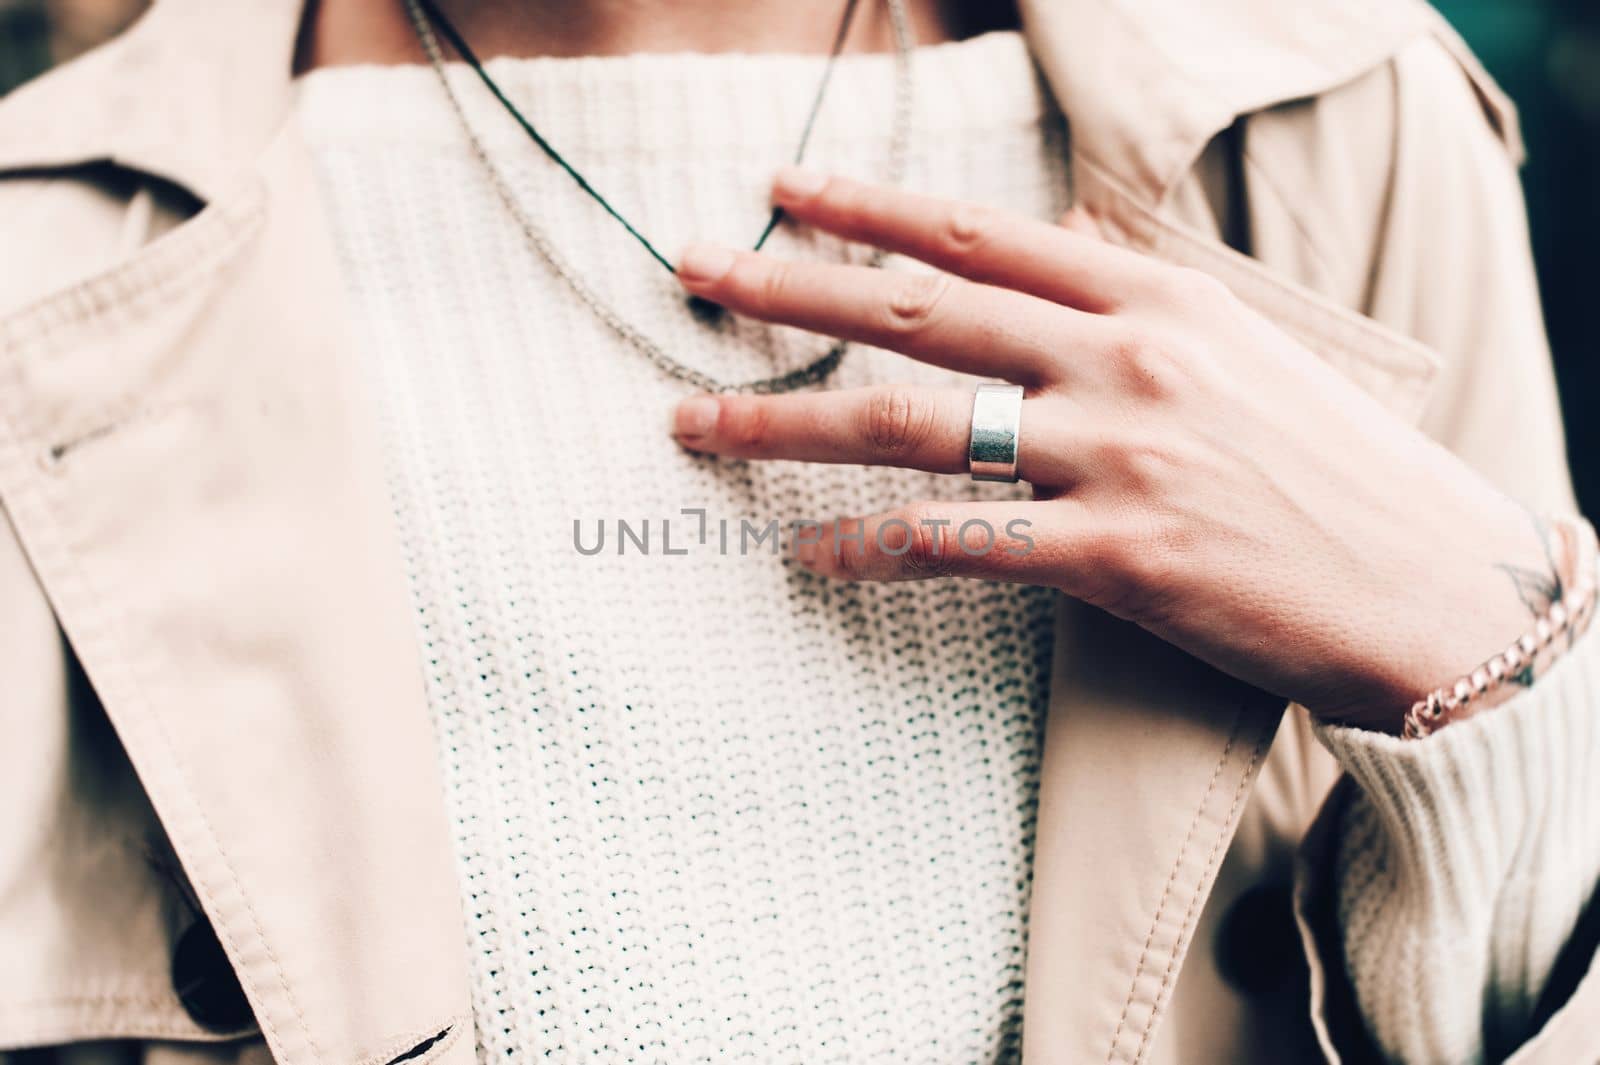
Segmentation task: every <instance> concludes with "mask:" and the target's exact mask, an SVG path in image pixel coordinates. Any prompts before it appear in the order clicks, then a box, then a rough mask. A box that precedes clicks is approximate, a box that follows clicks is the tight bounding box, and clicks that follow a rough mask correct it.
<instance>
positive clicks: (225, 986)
mask: <svg viewBox="0 0 1600 1065" xmlns="http://www.w3.org/2000/svg"><path fill="white" fill-rule="evenodd" d="M172 988H173V990H174V991H176V992H177V993H178V1001H179V1002H181V1003H183V1008H184V1009H185V1010H187V1011H188V1013H189V1016H190V1017H191V1018H193V1019H194V1023H196V1024H198V1025H199V1026H200V1027H202V1028H207V1029H210V1030H211V1031H213V1032H235V1031H238V1030H240V1029H241V1028H247V1027H249V1026H250V1025H251V1024H252V1023H253V1022H254V1021H255V1015H254V1014H252V1013H251V1012H250V1003H249V1002H248V1001H247V1000H246V999H245V997H244V989H243V988H241V987H240V986H239V978H238V977H237V976H235V975H234V973H233V966H232V965H230V964H229V963H228V956H227V954H225V953H223V950H222V944H221V943H220V942H218V941H217V933H216V930H215V929H213V928H212V927H211V922H209V921H207V920H205V919H203V918H202V919H201V920H199V921H196V922H195V923H194V924H192V925H190V926H189V928H188V930H187V931H185V932H184V933H183V935H181V936H179V937H178V945H177V947H176V948H175V949H174V950H173V952H172Z"/></svg>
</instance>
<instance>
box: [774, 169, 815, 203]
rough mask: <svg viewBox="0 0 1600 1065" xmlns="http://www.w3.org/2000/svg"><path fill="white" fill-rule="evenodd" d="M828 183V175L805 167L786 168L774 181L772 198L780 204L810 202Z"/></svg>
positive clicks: (779, 172)
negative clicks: (800, 201)
mask: <svg viewBox="0 0 1600 1065" xmlns="http://www.w3.org/2000/svg"><path fill="white" fill-rule="evenodd" d="M827 183H828V176H827V175H826V174H819V173H818V172H817V171H815V170H807V169H806V168H805V167H803V166H786V167H784V168H783V169H782V170H780V171H778V175H777V176H776V177H774V178H773V179H772V198H773V199H774V200H776V201H777V202H778V203H795V202H797V201H799V200H809V199H810V198H811V197H813V196H815V195H816V194H817V193H819V192H821V191H822V186H824V185H826V184H827Z"/></svg>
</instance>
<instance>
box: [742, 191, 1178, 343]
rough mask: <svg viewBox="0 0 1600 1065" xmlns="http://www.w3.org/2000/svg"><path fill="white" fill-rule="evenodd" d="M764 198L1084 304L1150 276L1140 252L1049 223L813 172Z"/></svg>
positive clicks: (1101, 303)
mask: <svg viewBox="0 0 1600 1065" xmlns="http://www.w3.org/2000/svg"><path fill="white" fill-rule="evenodd" d="M773 201H774V202H775V203H777V204H778V205H779V206H780V207H782V208H783V209H784V211H785V212H786V213H787V214H789V215H790V216H791V217H793V218H794V219H795V220H797V221H800V222H804V223H807V224H808V225H813V226H816V227H817V228H819V229H825V230H827V231H828V232H830V233H835V234H837V235H839V236H841V237H845V238H847V239H849V240H856V241H862V242H864V243H867V244H872V245H875V246H877V247H880V248H884V249H887V250H889V251H893V252H899V253H900V254H902V255H909V256H911V257H912V258H915V259H921V260H922V261H923V262H925V263H929V264H931V265H933V266H937V267H938V268H939V269H941V270H947V271H949V272H950V273H952V274H956V275H959V276H961V277H965V278H968V279H969V280H972V281H980V282H983V283H984V284H989V285H998V286H1000V287H1002V288H1008V289H1016V290H1017V291H1019V292H1026V293H1029V294H1030V295H1034V296H1038V297H1040V298H1041V299H1047V300H1050V301H1051V302H1053V303H1060V304H1064V305H1066V306H1070V307H1077V308H1079V309H1080V310H1085V311H1092V312H1096V313H1105V312H1107V311H1111V310H1114V309H1116V308H1117V307H1118V306H1119V305H1121V304H1122V303H1123V302H1125V301H1126V299H1127V297H1128V295H1129V294H1130V293H1133V292H1136V291H1141V290H1142V289H1144V288H1148V287H1149V286H1150V285H1151V284H1152V283H1153V281H1152V278H1153V277H1154V276H1156V275H1155V266H1154V264H1153V263H1151V262H1150V261H1149V260H1147V259H1145V258H1144V257H1143V256H1140V255H1138V254H1137V253H1135V252H1132V251H1129V250H1127V249H1125V248H1119V247H1117V246H1116V245H1113V244H1109V243H1107V242H1106V241H1103V240H1098V239H1095V240H1091V239H1088V238H1087V237H1085V236H1084V235H1083V234H1081V233H1078V232H1075V231H1073V230H1069V229H1063V228H1062V227H1060V226H1056V225H1051V224H1050V223H1048V222H1043V221H1039V220H1036V219H1031V218H1024V217H1021V216H1019V215H1014V214H1009V213H1006V212H1003V211H997V210H993V209H991V208H987V207H982V206H979V205H977V204H972V203H962V202H960V201H955V200H944V199H937V198H935V197H932V196H922V195H918V194H916V193H910V192H905V191H902V190H900V189H893V188H888V187H886V186H881V185H868V184H865V183H863V182H859V181H851V180H848V179H846V178H836V177H825V176H823V175H820V174H817V173H815V172H813V171H806V170H796V169H792V168H790V169H785V170H783V171H781V172H780V173H779V175H778V178H777V180H776V181H775V182H774V183H773Z"/></svg>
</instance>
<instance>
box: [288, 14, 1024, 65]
mask: <svg viewBox="0 0 1600 1065" xmlns="http://www.w3.org/2000/svg"><path fill="white" fill-rule="evenodd" d="M437 2H438V3H439V4H440V6H441V8H442V9H443V10H444V11H445V12H446V13H447V14H448V15H449V17H450V20H451V22H453V23H454V24H455V25H456V27H457V28H458V29H459V30H460V31H461V33H462V35H463V36H464V37H465V38H466V39H467V40H468V41H470V42H471V43H472V46H473V50H474V51H476V52H477V53H478V54H479V55H481V56H483V57H485V58H488V57H490V56H499V55H514V56H535V55H545V56H579V55H625V54H628V53H631V52H731V51H740V52H819V53H820V52H825V51H827V49H828V48H829V47H830V46H831V45H832V43H833V35H834V31H835V29H836V27H837V25H838V17H839V15H840V14H841V13H842V11H843V6H842V0H839V2H837V3H819V2H815V0H803V2H802V0H437ZM906 9H907V12H908V13H909V15H910V17H911V24H912V29H913V33H914V36H915V38H916V40H917V42H918V43H920V44H933V43H937V42H940V41H949V40H959V39H961V38H964V37H970V36H973V35H975V34H978V33H982V32H985V31H987V30H991V29H1004V28H1011V27H1014V26H1015V25H1016V22H1017V15H1016V10H1015V7H1014V5H1013V3H1011V2H1010V0H1006V2H999V3H996V2H993V0H981V2H979V0H967V2H961V0H906ZM892 43H893V36H892V33H891V30H890V26H889V20H888V12H887V9H886V7H885V5H884V4H883V2H882V0H861V7H860V10H859V11H858V12H857V13H856V17H855V21H854V25H853V27H852V29H851V32H850V36H849V38H848V39H847V41H846V50H847V51H856V52H871V51H886V50H888V49H889V48H891V47H892ZM422 59H423V56H422V51H421V49H420V47H419V46H418V45H417V41H416V36H415V34H414V33H413V32H412V30H411V24H410V22H409V21H408V20H407V18H406V13H405V9H404V5H403V3H402V0H308V4H307V7H306V13H305V18H304V23H303V25H302V27H301V39H300V47H299V50H298V55H297V58H296V62H295V66H296V69H297V70H300V71H304V70H309V69H311V68H314V67H324V66H341V65H347V64H354V63H380V64H390V63H417V62H421V61H422Z"/></svg>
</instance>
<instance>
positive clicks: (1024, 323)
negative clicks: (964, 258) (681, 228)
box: [677, 244, 1105, 384]
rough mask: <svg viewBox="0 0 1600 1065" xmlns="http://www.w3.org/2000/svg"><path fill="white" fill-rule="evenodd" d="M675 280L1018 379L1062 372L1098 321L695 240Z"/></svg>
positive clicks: (763, 315) (917, 279)
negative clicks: (1068, 350) (1069, 353)
mask: <svg viewBox="0 0 1600 1065" xmlns="http://www.w3.org/2000/svg"><path fill="white" fill-rule="evenodd" d="M677 271H678V279H679V280H680V281H681V282H682V283H683V285H684V287H685V288H687V289H688V290H689V291H690V292H693V293H695V294H696V295H699V296H703V297H705V298H706V299H708V300H711V301H713V302H715V303H718V304H720V305H722V306H724V307H726V308H728V309H729V310H731V311H735V312H737V313H740V314H745V315H749V316H750V317H753V318H760V319H762V320H763V321H768V322H775V323H778V324H780V325H792V326H798V327H800V328H802V329H809V330H811V331H813V332H817V333H826V334H828V335H830V336H836V337H840V338H842V339H845V340H853V341H859V342H861V343H864V344H871V345H873V346H875V347H880V348H889V349H891V350H894V351H898V352H901V353H903V354H905V355H909V356H911V357H912V358H914V359H919V360H921V361H923V362H927V363H932V364H933V365H935V366H943V367H946V368H948V369H952V370H959V371H961V372H963V373H971V374H977V375H979V376H982V377H999V378H1004V379H1006V380H1008V381H1015V382H1018V383H1021V384H1039V383H1042V382H1044V381H1046V380H1050V379H1056V378H1060V377H1062V376H1064V375H1065V372H1066V366H1065V363H1066V360H1065V359H1064V358H1063V357H1062V356H1061V354H1060V351H1061V350H1062V349H1063V348H1064V347H1072V346H1074V345H1075V344H1086V343H1091V342H1094V341H1095V340H1096V339H1097V338H1098V335H1099V333H1100V332H1103V331H1104V330H1105V325H1104V320H1103V319H1099V318H1096V317H1094V316H1092V315H1087V314H1083V313H1082V312H1079V311H1073V310H1071V309H1068V308H1064V307H1058V306H1055V305H1053V304H1050V303H1047V302H1045V301H1044V300H1040V299H1035V298H1034V297H1032V296H1026V295H1023V294H1021V293H1018V292H1010V291H1008V290H1006V289H1002V288H993V287H991V286H987V285H975V284H973V283H971V282H970V281H963V280H961V279H959V278H953V277H951V276H949V275H948V274H935V273H917V274H906V273H899V272H892V271H887V270H878V269H874V268H872V267H868V266H845V265H838V264H834V263H818V262H806V261H791V260H785V259H779V258H776V257H774V256H770V255H764V254H761V253H760V252H734V251H731V250H729V249H726V248H721V247H717V246H714V245H707V244H695V245H691V246H690V247H689V248H688V249H686V250H685V252H684V254H683V257H682V258H681V259H680V260H679V263H678V267H677Z"/></svg>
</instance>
